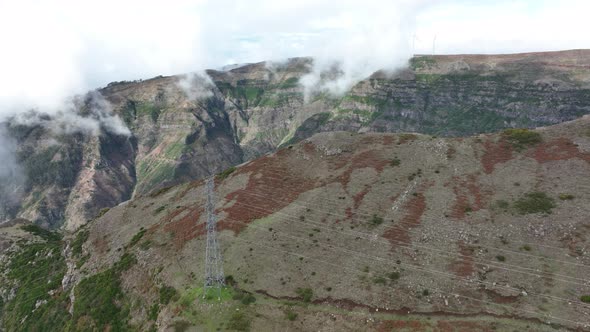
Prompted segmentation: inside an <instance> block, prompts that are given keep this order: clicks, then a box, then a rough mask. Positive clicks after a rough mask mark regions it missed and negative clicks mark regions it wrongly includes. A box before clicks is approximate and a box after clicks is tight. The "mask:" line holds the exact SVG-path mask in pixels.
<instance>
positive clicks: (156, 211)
mask: <svg viewBox="0 0 590 332" xmlns="http://www.w3.org/2000/svg"><path fill="white" fill-rule="evenodd" d="M164 209H166V205H162V206H160V207H159V208H157V209H155V210H154V215H156V214H158V213H160V212H162V211H164ZM142 236H143V234H142Z"/></svg>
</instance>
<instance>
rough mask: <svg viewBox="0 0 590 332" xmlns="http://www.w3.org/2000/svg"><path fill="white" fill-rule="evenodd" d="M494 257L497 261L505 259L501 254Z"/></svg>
mask: <svg viewBox="0 0 590 332" xmlns="http://www.w3.org/2000/svg"><path fill="white" fill-rule="evenodd" d="M496 259H497V260H498V261H500V262H504V261H506V257H504V256H502V255H498V256H496Z"/></svg>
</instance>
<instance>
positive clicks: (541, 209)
mask: <svg viewBox="0 0 590 332" xmlns="http://www.w3.org/2000/svg"><path fill="white" fill-rule="evenodd" d="M514 208H515V209H516V211H517V212H518V213H519V214H531V213H546V214H549V213H551V209H553V208H555V201H554V200H553V198H551V197H549V196H547V194H545V193H543V192H539V191H535V192H530V193H527V194H525V195H524V196H523V197H521V198H519V199H518V200H517V201H516V202H514Z"/></svg>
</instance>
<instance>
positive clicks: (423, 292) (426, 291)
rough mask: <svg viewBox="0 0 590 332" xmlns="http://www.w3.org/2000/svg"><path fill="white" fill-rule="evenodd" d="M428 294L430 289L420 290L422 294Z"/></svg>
mask: <svg viewBox="0 0 590 332" xmlns="http://www.w3.org/2000/svg"><path fill="white" fill-rule="evenodd" d="M428 295H430V291H429V290H428V289H425V290H423V291H422V296H428Z"/></svg>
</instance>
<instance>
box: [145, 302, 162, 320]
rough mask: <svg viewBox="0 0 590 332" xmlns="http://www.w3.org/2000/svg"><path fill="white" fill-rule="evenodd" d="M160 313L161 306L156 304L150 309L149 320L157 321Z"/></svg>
mask: <svg viewBox="0 0 590 332" xmlns="http://www.w3.org/2000/svg"><path fill="white" fill-rule="evenodd" d="M159 313H160V305H159V304H158V303H154V304H153V305H152V306H151V307H150V311H149V313H148V319H149V320H157V319H158V314H159Z"/></svg>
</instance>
